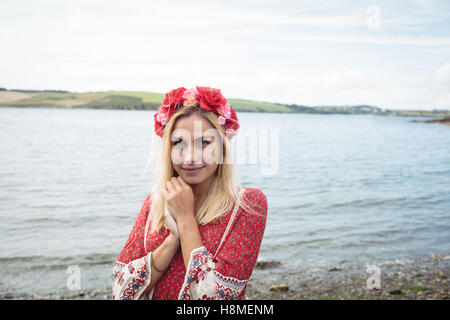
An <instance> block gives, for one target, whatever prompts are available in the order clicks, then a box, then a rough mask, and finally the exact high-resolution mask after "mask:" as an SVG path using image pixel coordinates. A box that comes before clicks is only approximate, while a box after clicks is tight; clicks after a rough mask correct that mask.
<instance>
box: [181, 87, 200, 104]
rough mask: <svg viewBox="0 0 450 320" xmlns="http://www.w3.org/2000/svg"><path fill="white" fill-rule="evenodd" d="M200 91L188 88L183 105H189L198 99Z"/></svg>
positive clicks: (184, 94)
mask: <svg viewBox="0 0 450 320" xmlns="http://www.w3.org/2000/svg"><path fill="white" fill-rule="evenodd" d="M197 97H198V91H197V89H196V88H191V89H187V90H186V91H184V93H183V99H184V101H183V106H187V105H188V104H190V103H191V102H192V101H197Z"/></svg>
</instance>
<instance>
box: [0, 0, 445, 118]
mask: <svg viewBox="0 0 450 320" xmlns="http://www.w3.org/2000/svg"><path fill="white" fill-rule="evenodd" d="M196 85H198V86H209V87H214V88H218V89H221V91H222V94H223V95H224V96H225V97H226V98H228V99H230V98H241V99H251V100H258V101H267V102H276V103H287V104H299V105H307V106H321V105H342V106H345V105H359V104H368V105H372V106H377V107H380V108H385V109H409V110H432V109H447V110H450V1H448V0H442V1H438V0H410V1H402V0H398V1H376V0H373V1H365V0H360V1H356V0H354V1H346V0H336V1H322V0H303V1H298V0H293V1H290V0H273V1H272V0H258V1H249V0H239V1H235V0H227V1H215V0H207V1H194V0H193V1H171V0H143V1H136V0H127V1H114V0H108V1H106V0H105V1H103V0H102V1H94V0H90V1H81V0H80V1H76V0H70V1H69V0H67V1H64V0H60V1H53V0H34V1H33V0H28V1H24V0H2V1H1V2H0V87H4V88H7V89H40V90H43V89H53V90H68V91H77V92H88V91H104V90H130V91H151V92H160V93H165V92H168V91H170V90H172V89H174V88H178V87H186V88H191V87H194V86H196Z"/></svg>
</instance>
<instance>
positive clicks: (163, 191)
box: [161, 187, 169, 200]
mask: <svg viewBox="0 0 450 320" xmlns="http://www.w3.org/2000/svg"><path fill="white" fill-rule="evenodd" d="M161 195H162V196H163V198H164V200H167V198H168V197H169V193H168V192H167V190H166V188H164V187H162V188H161Z"/></svg>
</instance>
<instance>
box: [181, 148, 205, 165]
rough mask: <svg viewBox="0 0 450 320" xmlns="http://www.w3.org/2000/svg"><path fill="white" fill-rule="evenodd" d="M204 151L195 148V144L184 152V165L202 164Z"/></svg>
mask: <svg viewBox="0 0 450 320" xmlns="http://www.w3.org/2000/svg"><path fill="white" fill-rule="evenodd" d="M202 158H203V154H202V150H201V149H200V148H195V147H193V144H192V143H191V144H189V146H188V147H187V148H186V149H184V150H183V163H184V164H202V163H203V162H202Z"/></svg>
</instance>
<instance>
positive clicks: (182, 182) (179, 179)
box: [177, 176, 188, 187]
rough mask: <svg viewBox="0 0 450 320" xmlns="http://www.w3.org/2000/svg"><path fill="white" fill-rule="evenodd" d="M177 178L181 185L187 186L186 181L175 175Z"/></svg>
mask: <svg viewBox="0 0 450 320" xmlns="http://www.w3.org/2000/svg"><path fill="white" fill-rule="evenodd" d="M177 180H178V182H180V183H181V185H183V186H185V187H186V186H188V184H187V183H186V181H184V180H183V178H182V177H180V176H178V177H177Z"/></svg>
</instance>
